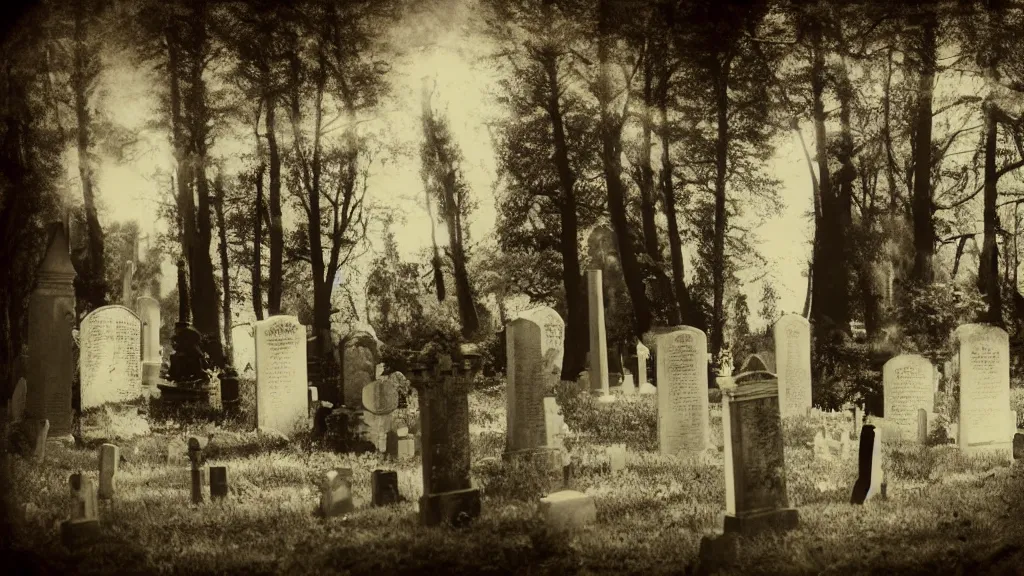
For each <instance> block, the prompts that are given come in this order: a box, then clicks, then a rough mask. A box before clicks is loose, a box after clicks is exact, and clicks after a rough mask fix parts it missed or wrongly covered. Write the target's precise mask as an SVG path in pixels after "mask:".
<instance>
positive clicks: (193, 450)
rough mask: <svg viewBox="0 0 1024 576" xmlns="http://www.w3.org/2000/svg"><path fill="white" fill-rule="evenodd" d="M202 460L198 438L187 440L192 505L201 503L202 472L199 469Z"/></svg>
mask: <svg viewBox="0 0 1024 576" xmlns="http://www.w3.org/2000/svg"><path fill="white" fill-rule="evenodd" d="M202 458H203V449H202V448H200V447H199V439H198V438H189V439H188V459H189V462H190V463H191V465H192V503H193V504H200V503H202V501H203V471H202V470H201V469H200V468H199V467H200V465H201V461H202Z"/></svg>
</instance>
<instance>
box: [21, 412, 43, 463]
mask: <svg viewBox="0 0 1024 576" xmlns="http://www.w3.org/2000/svg"><path fill="white" fill-rule="evenodd" d="M22 426H23V427H24V430H25V431H26V436H28V451H29V456H30V457H31V458H32V459H33V460H36V461H39V462H42V461H43V458H45V457H46V440H47V437H48V435H49V433H50V421H49V420H36V419H32V420H26V421H25V422H23V423H22Z"/></svg>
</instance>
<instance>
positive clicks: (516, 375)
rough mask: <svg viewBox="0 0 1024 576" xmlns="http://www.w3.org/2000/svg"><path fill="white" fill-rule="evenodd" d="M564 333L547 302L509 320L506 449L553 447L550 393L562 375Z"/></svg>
mask: <svg viewBox="0 0 1024 576" xmlns="http://www.w3.org/2000/svg"><path fill="white" fill-rule="evenodd" d="M564 336H565V323H564V322H563V321H562V318H561V317H560V316H559V315H558V313H556V312H555V311H554V310H553V309H551V308H549V307H547V306H541V307H538V308H533V309H530V310H527V311H526V312H523V313H521V314H520V315H519V317H518V318H516V319H515V320H513V321H512V322H510V323H509V324H508V325H507V326H506V339H505V355H506V359H507V367H508V368H507V379H506V381H507V384H506V395H507V406H506V408H507V410H506V426H505V428H506V438H505V453H506V454H510V455H511V454H523V453H525V452H532V451H535V450H539V449H544V448H552V447H553V446H551V445H550V444H549V442H550V441H551V436H552V433H553V431H552V430H549V429H548V426H547V425H548V424H549V418H548V411H549V406H548V402H547V398H546V395H547V394H548V393H549V391H550V390H551V389H552V388H553V387H554V386H555V384H557V383H558V380H559V374H560V373H561V368H562V348H563V339H564ZM556 409H557V406H556Z"/></svg>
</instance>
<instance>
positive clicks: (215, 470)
mask: <svg viewBox="0 0 1024 576" xmlns="http://www.w3.org/2000/svg"><path fill="white" fill-rule="evenodd" d="M227 495H228V469H227V467H226V466H210V500H218V499H222V498H227Z"/></svg>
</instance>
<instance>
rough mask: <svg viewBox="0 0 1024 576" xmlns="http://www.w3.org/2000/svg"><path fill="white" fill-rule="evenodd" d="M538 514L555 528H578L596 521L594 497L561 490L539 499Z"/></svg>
mask: <svg viewBox="0 0 1024 576" xmlns="http://www.w3.org/2000/svg"><path fill="white" fill-rule="evenodd" d="M538 514H539V515H540V517H541V518H543V519H544V521H545V523H546V524H547V525H548V526H550V527H552V528H554V529H557V530H565V529H572V528H579V527H582V526H586V525H587V524H593V523H595V522H597V506H596V505H595V504H594V497H593V496H588V495H586V494H582V493H580V492H577V491H575V490H562V491H560V492H555V493H554V494H549V495H548V496H545V497H544V498H541V499H540V506H539V508H538Z"/></svg>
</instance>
